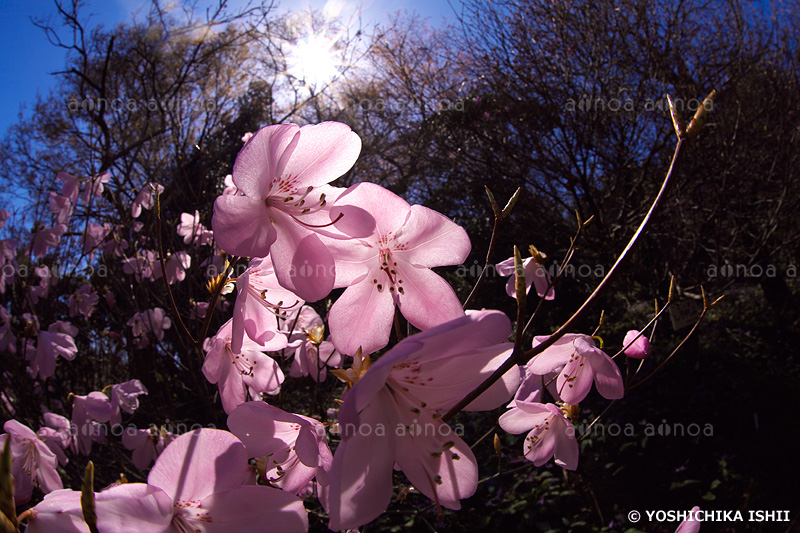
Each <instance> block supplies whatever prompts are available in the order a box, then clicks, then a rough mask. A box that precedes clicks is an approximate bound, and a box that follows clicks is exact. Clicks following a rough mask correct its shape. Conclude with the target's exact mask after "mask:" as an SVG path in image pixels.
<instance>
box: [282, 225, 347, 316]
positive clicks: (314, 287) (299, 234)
mask: <svg viewBox="0 0 800 533" xmlns="http://www.w3.org/2000/svg"><path fill="white" fill-rule="evenodd" d="M275 211H276V212H275V216H274V218H275V227H276V228H277V231H278V236H277V238H276V240H275V242H274V243H273V244H272V248H270V257H271V258H272V264H273V265H274V267H275V275H276V276H277V278H278V282H279V283H280V284H281V285H282V286H283V287H284V288H286V289H288V290H290V291H292V292H293V293H295V294H296V295H297V296H299V297H300V298H302V299H303V300H305V301H307V302H316V301H317V300H321V299H322V298H324V297H326V296H327V295H328V294H330V292H331V290H332V289H333V282H334V280H335V279H336V270H335V266H334V261H333V256H332V255H331V252H330V251H328V248H327V247H326V246H325V245H324V244H323V243H322V241H321V240H320V238H319V236H317V235H316V234H314V233H311V232H310V231H309V230H308V229H307V228H305V227H304V226H302V225H300V224H299V223H297V222H296V221H294V220H292V219H290V218H289V217H288V216H286V215H285V214H283V213H280V212H278V211H277V210H275Z"/></svg>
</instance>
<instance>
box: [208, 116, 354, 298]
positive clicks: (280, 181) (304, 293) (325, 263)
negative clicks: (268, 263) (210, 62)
mask: <svg viewBox="0 0 800 533" xmlns="http://www.w3.org/2000/svg"><path fill="white" fill-rule="evenodd" d="M360 151H361V139H359V137H358V135H356V134H355V133H354V132H352V131H351V130H350V128H349V127H348V126H347V125H345V124H340V123H337V122H325V123H322V124H317V125H309V126H304V127H302V128H300V127H298V126H296V125H294V124H280V125H275V126H268V127H266V128H263V129H261V130H259V131H258V132H257V133H256V134H255V135H254V136H253V137H252V138H251V139H250V140H249V141H248V142H247V144H245V145H244V147H243V148H242V150H241V151H240V152H239V155H238V156H237V157H236V162H235V163H234V166H233V183H234V184H235V185H236V187H238V189H239V190H240V191H242V192H243V193H244V196H238V195H231V194H223V195H221V196H219V197H218V198H217V200H216V201H215V202H214V216H213V218H212V219H211V226H212V228H213V229H214V237H215V239H216V241H217V243H219V245H220V247H221V248H222V249H223V250H225V251H226V252H228V253H230V254H232V255H238V256H245V257H266V256H267V254H269V255H270V257H271V258H272V262H273V263H274V265H275V271H276V274H277V275H278V280H279V281H280V283H281V285H282V286H284V287H285V288H287V289H288V290H291V291H292V292H294V293H295V294H297V295H299V296H300V297H301V298H303V299H304V300H308V301H316V300H319V299H320V298H323V297H325V296H326V295H327V294H328V293H329V292H330V291H331V289H332V288H333V281H334V275H335V273H334V262H333V256H332V255H331V253H330V252H329V251H328V250H327V248H326V247H325V245H324V244H323V243H322V241H321V240H320V238H319V237H318V236H317V234H316V233H315V230H317V229H319V227H320V226H324V225H326V224H327V225H330V218H329V217H328V210H329V207H328V203H329V202H331V201H333V199H334V198H332V195H333V196H335V195H336V194H337V190H336V189H333V188H332V187H330V186H328V185H326V184H327V183H329V182H331V181H333V180H334V179H336V178H338V177H339V176H341V175H342V174H344V173H345V172H347V171H348V170H349V169H350V167H352V166H353V164H354V163H355V161H356V158H357V157H358V154H359V152H360ZM304 267H305V268H306V269H309V268H310V269H311V271H312V272H313V275H310V276H304V275H302V272H301V269H303V268H304Z"/></svg>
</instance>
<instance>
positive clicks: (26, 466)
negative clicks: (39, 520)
mask: <svg viewBox="0 0 800 533" xmlns="http://www.w3.org/2000/svg"><path fill="white" fill-rule="evenodd" d="M3 429H4V430H6V434H4V435H0V446H4V445H5V441H6V439H9V438H10V439H11V443H10V447H11V458H12V459H11V473H12V475H13V476H14V501H15V503H16V504H17V505H22V504H23V503H25V502H27V501H28V500H30V498H31V494H33V487H34V485H38V486H39V488H40V489H42V492H44V493H45V494H46V493H48V492H51V491H54V490H58V489H61V488H63V487H64V486H63V485H62V484H61V478H60V477H59V475H58V472H57V471H56V467H57V466H58V461H57V460H56V456H55V455H54V454H53V452H52V451H50V448H48V447H47V445H46V444H45V443H44V442H42V441H40V440H39V439H38V438H37V437H36V433H34V432H33V430H32V429H31V428H29V427H28V426H26V425H24V424H20V423H19V422H17V421H16V420H8V421H7V422H6V423H5V424H3Z"/></svg>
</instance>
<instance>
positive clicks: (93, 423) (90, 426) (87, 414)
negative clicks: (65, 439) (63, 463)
mask: <svg viewBox="0 0 800 533" xmlns="http://www.w3.org/2000/svg"><path fill="white" fill-rule="evenodd" d="M113 413H114V407H113V406H112V405H111V402H109V401H108V396H106V395H105V394H103V393H102V392H99V391H94V392H90V393H89V394H87V395H86V396H73V397H72V426H71V427H72V430H73V431H72V433H73V434H72V442H71V443H70V449H71V450H72V452H73V453H80V454H83V455H89V453H91V451H92V441H97V442H100V441H102V440H103V439H104V438H105V431H103V428H102V426H101V424H102V423H104V422H108V421H109V420H110V419H111V415H112V414H113Z"/></svg>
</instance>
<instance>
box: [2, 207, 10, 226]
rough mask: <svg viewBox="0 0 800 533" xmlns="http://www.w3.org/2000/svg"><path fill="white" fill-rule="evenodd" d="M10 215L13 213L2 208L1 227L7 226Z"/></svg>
mask: <svg viewBox="0 0 800 533" xmlns="http://www.w3.org/2000/svg"><path fill="white" fill-rule="evenodd" d="M10 216H11V213H9V212H8V211H6V210H5V209H0V229H3V228H5V227H6V220H8V219H9V217H10Z"/></svg>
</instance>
